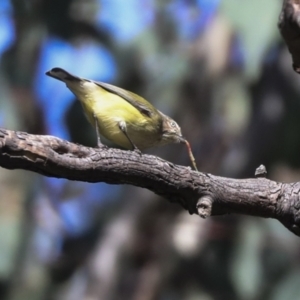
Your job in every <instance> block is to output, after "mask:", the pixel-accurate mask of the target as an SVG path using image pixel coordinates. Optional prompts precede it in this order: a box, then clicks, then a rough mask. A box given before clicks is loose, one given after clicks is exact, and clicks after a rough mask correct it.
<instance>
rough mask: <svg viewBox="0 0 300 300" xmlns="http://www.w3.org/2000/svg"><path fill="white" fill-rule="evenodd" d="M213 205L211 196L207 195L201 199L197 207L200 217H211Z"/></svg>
mask: <svg viewBox="0 0 300 300" xmlns="http://www.w3.org/2000/svg"><path fill="white" fill-rule="evenodd" d="M212 204H213V199H212V197H211V196H209V195H205V196H202V197H201V198H199V199H198V201H197V205H196V208H197V211H198V215H199V216H200V217H201V218H203V219H206V218H207V217H210V216H211V211H212Z"/></svg>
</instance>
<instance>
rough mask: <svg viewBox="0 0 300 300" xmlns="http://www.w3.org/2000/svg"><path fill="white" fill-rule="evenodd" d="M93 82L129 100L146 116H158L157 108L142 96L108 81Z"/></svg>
mask: <svg viewBox="0 0 300 300" xmlns="http://www.w3.org/2000/svg"><path fill="white" fill-rule="evenodd" d="M93 82H94V83H95V84H97V85H99V86H100V87H102V88H103V89H105V90H107V91H108V92H110V93H113V94H116V95H118V96H120V97H122V98H123V99H124V100H126V101H127V102H129V103H130V104H131V105H132V106H133V107H135V108H136V109H137V110H138V111H139V112H141V113H142V114H144V115H146V116H148V117H149V118H155V117H156V118H157V117H160V114H159V112H158V110H157V109H156V108H155V107H154V106H153V105H152V104H151V103H149V102H148V101H147V100H145V99H144V98H143V97H141V96H139V95H137V94H135V93H132V92H129V91H127V90H124V89H122V88H119V87H117V86H114V85H111V84H108V83H104V82H99V81H93Z"/></svg>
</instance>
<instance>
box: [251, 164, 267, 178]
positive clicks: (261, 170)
mask: <svg viewBox="0 0 300 300" xmlns="http://www.w3.org/2000/svg"><path fill="white" fill-rule="evenodd" d="M254 176H255V177H256V178H261V177H262V178H266V177H267V169H266V167H265V166H264V165H260V166H259V167H258V168H257V169H256V170H255V174H254Z"/></svg>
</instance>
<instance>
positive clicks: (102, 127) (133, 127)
mask: <svg viewBox="0 0 300 300" xmlns="http://www.w3.org/2000/svg"><path fill="white" fill-rule="evenodd" d="M84 85H85V86H84V88H83V89H80V90H78V89H77V90H76V91H75V90H74V89H73V88H72V87H71V86H69V88H70V89H71V90H72V91H73V92H74V93H75V95H76V96H77V97H78V99H79V100H80V102H81V104H82V107H83V110H84V113H85V115H86V117H87V119H88V120H89V122H90V123H91V124H92V126H93V127H95V119H94V114H95V115H96V118H97V120H98V124H99V132H100V134H101V135H103V136H104V137H105V138H107V139H108V140H110V141H112V142H113V143H115V144H117V145H119V146H121V147H123V148H125V149H132V146H131V144H130V142H129V141H128V139H127V137H126V136H125V135H124V133H123V132H122V131H121V130H120V128H119V122H121V121H124V122H125V123H126V128H127V133H128V135H129V137H130V138H131V140H132V141H133V143H134V144H135V145H136V146H137V147H138V148H139V149H145V148H149V147H152V146H154V145H155V144H156V142H157V141H158V140H159V138H160V134H159V126H157V124H155V122H153V120H152V119H151V118H150V117H148V116H145V115H143V114H141V113H140V112H139V111H138V110H137V109H136V108H135V107H134V106H132V105H131V104H130V103H129V102H127V101H126V100H124V99H123V98H121V97H120V96H118V95H115V94H112V93H110V92H107V91H106V90H104V89H102V88H100V87H98V86H95V85H94V84H93V83H85V84H84Z"/></svg>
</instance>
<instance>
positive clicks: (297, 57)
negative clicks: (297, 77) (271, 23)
mask: <svg viewBox="0 0 300 300" xmlns="http://www.w3.org/2000/svg"><path fill="white" fill-rule="evenodd" d="M278 28H279V31H280V33H281V35H282V37H283V39H284V41H285V43H286V44H287V46H288V49H289V51H290V53H291V55H292V59H293V68H294V70H295V72H297V73H300V0H284V1H283V6H282V10H281V13H280V15H279V21H278Z"/></svg>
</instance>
